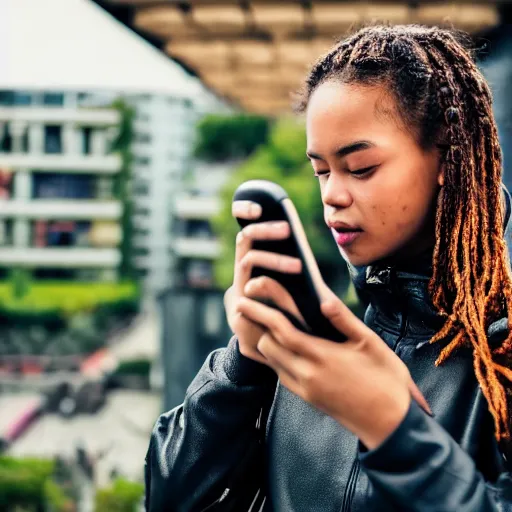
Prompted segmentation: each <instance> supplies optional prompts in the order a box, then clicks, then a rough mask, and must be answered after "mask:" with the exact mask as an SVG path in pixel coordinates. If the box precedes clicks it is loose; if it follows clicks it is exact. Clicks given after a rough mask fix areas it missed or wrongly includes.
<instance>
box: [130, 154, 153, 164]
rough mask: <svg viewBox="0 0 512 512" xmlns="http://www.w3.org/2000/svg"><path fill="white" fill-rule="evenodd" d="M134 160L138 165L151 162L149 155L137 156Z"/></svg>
mask: <svg viewBox="0 0 512 512" xmlns="http://www.w3.org/2000/svg"><path fill="white" fill-rule="evenodd" d="M133 161H134V163H135V164H136V165H149V164H150V163H151V159H150V158H149V157H148V156H136V157H135V158H134V159H133Z"/></svg>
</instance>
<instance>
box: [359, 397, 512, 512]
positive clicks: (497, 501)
mask: <svg viewBox="0 0 512 512" xmlns="http://www.w3.org/2000/svg"><path fill="white" fill-rule="evenodd" d="M360 460H361V465H362V467H363V469H364V470H365V472H366V473H367V474H368V477H369V479H370V481H371V482H372V483H373V485H374V486H375V487H376V488H378V489H379V490H380V491H381V492H382V493H384V494H385V495H387V496H389V498H390V499H391V500H392V501H394V502H395V503H396V504H397V505H398V506H400V507H404V509H406V510H410V511H411V512H416V511H417V512H426V511H429V512H430V511H432V512H434V511H435V512H512V476H511V474H510V473H504V474H502V475H501V476H500V478H499V479H498V481H497V482H495V483H489V482H485V481H484V478H483V477H482V475H481V474H480V473H479V472H478V471H477V469H476V467H475V464H474V462H473V460H472V459H471V457H470V456H469V455H468V454H467V453H466V452H465V451H464V450H463V449H462V448H461V447H460V446H459V445H458V444H457V443H456V442H455V440H454V439H453V438H452V437H451V436H450V434H449V433H448V432H447V431H446V430H445V429H444V428H443V427H442V426H441V425H439V424H438V423H437V422H436V421H435V420H434V419H433V418H430V417H429V416H428V415H427V414H425V413H424V412H423V411H422V410H421V408H420V407H419V406H418V405H417V404H416V403H415V402H414V401H413V402H412V403H411V406H410V408H409V411H408V413H407V415H406V417H405V419H404V420H403V421H402V423H401V424H400V426H399V427H398V428H397V429H396V430H395V431H394V432H393V433H392V434H391V435H390V436H389V437H388V438H387V439H386V440H385V441H384V442H383V443H382V444H381V445H380V446H378V447H377V448H376V449H375V450H372V451H368V452H361V453H360Z"/></svg>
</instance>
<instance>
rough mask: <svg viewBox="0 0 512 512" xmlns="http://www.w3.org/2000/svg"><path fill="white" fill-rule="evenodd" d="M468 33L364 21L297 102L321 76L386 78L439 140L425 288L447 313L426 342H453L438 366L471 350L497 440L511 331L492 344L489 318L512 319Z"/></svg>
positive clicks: (495, 187)
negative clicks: (439, 172)
mask: <svg viewBox="0 0 512 512" xmlns="http://www.w3.org/2000/svg"><path fill="white" fill-rule="evenodd" d="M467 40H468V39H467ZM467 40H465V37H464V36H463V35H462V34H461V33H457V32H455V31H449V30H444V29H440V28H437V27H422V26H417V25H402V26H371V27H366V28H363V29H361V30H359V31H358V32H356V33H355V34H354V35H352V36H351V37H349V38H347V39H344V40H342V41H340V42H339V43H337V44H336V45H334V46H333V47H332V49H331V50H330V51H329V52H328V53H326V54H325V55H323V56H322V57H321V58H320V59H319V60H318V61H317V62H316V63H315V64H314V65H313V67H312V69H311V71H310V73H309V75H308V77H307V78H306V80H305V83H304V85H303V89H302V91H301V92H300V93H299V96H298V102H297V105H296V110H297V111H299V112H303V111H304V110H305V109H306V108H307V104H308V102H309V99H310V97H311V95H312V93H313V92H314V90H315V89H316V88H317V87H318V86H319V85H320V84H321V83H323V82H325V81H328V80H337V81H340V82H343V83H358V84H367V85H384V86H385V87H386V88H387V90H389V91H390V92H391V93H392V94H393V97H394V99H395V101H396V104H397V106H398V112H399V115H400V116H401V118H402V120H403V121H404V122H405V123H406V125H407V126H408V127H409V128H411V129H413V130H414V133H415V135H416V136H417V140H418V142H419V144H420V145H421V146H422V147H423V148H426V149H428V148H433V147H437V148H439V152H440V158H441V163H442V164H443V168H444V184H443V187H442V189H441V192H440V196H439V199H438V206H437V211H436V219H435V231H436V242H435V247H434V253H433V274H432V277H431V279H430V282H429V294H430V297H431V299H432V302H433V304H434V306H435V308H436V309H437V310H438V312H439V314H440V315H441V316H443V317H445V319H446V321H445V323H444V326H443V327H442V328H441V330H440V331H439V332H438V333H437V334H436V335H435V336H434V337H433V338H432V340H431V343H435V342H438V341H440V340H445V339H451V341H449V342H448V343H447V344H446V346H444V348H443V349H442V351H441V352H440V355H439V357H438V359H437V361H436V365H440V364H442V363H443V362H444V361H445V360H446V359H447V358H448V357H450V356H451V355H452V354H453V352H454V351H455V350H456V349H458V348H460V347H463V346H468V347H470V348H471V349H472V352H473V360H474V369H475V375H476V378H477V379H478V382H479V384H480V387H481V389H482V391H483V393H484V395H485V397H486V399H487V402H488V404H489V410H490V412H491V414H492V416H493V418H494V423H495V432H496V438H497V439H498V440H499V441H506V440H509V439H510V437H511V426H510V419H509V409H508V408H509V406H510V405H509V403H508V400H509V397H511V396H512V393H511V391H512V370H511V369H510V366H511V365H510V362H511V361H512V330H511V329H509V331H508V336H507V337H506V339H505V340H504V341H502V342H499V344H498V345H497V346H494V345H493V346H491V345H490V343H489V340H488V337H487V329H488V328H489V326H490V324H491V323H492V322H494V321H496V320H497V319H499V318H501V317H503V316H506V317H508V324H509V327H510V326H512V302H511V290H512V278H511V272H510V267H509V260H508V250H507V246H506V244H505V241H504V236H503V235H504V233H503V222H504V208H503V205H502V202H501V194H502V190H501V172H502V160H501V149H500V146H499V141H498V133H497V128H496V123H495V120H494V116H493V112H492V97H491V92H490V90H489V87H488V85H487V83H486V81H485V79H484V77H483V76H482V74H481V73H480V71H479V70H478V68H477V66H476V64H475V62H474V58H473V55H472V53H471V51H470V50H468V49H467V45H466V42H467Z"/></svg>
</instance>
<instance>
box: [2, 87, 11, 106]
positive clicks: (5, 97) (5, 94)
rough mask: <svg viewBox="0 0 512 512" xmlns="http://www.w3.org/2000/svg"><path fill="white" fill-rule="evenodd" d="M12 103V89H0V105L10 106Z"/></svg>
mask: <svg viewBox="0 0 512 512" xmlns="http://www.w3.org/2000/svg"><path fill="white" fill-rule="evenodd" d="M13 104H14V92H13V91H0V105H2V106H3V107H10V106H12V105H13Z"/></svg>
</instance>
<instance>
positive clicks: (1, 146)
mask: <svg viewBox="0 0 512 512" xmlns="http://www.w3.org/2000/svg"><path fill="white" fill-rule="evenodd" d="M0 151H1V152H2V153H10V152H11V151H12V136H11V130H10V127H9V124H8V123H6V124H5V125H4V128H3V130H0Z"/></svg>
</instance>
